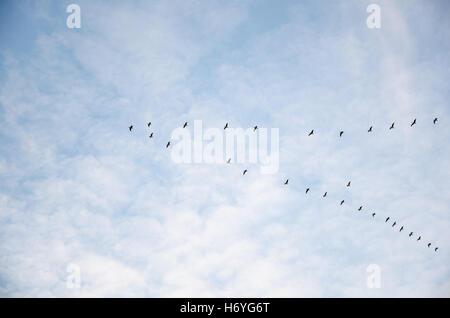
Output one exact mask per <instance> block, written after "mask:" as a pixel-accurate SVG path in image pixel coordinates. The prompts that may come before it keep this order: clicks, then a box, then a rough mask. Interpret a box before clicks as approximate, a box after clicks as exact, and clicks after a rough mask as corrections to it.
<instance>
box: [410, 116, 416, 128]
mask: <svg viewBox="0 0 450 318" xmlns="http://www.w3.org/2000/svg"><path fill="white" fill-rule="evenodd" d="M415 124H416V118H414V121H413V122H412V123H411V127H412V126H414V125H415Z"/></svg>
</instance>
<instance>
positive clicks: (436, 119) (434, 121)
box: [433, 117, 438, 125]
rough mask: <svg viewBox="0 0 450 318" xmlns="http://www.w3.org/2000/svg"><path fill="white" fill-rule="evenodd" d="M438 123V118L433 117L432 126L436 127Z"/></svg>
mask: <svg viewBox="0 0 450 318" xmlns="http://www.w3.org/2000/svg"><path fill="white" fill-rule="evenodd" d="M437 121H438V118H437V117H435V118H434V119H433V124H435V125H436V122H437Z"/></svg>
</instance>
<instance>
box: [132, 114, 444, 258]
mask: <svg viewBox="0 0 450 318" xmlns="http://www.w3.org/2000/svg"><path fill="white" fill-rule="evenodd" d="M437 121H438V118H437V117H435V118H434V119H433V124H434V125H436V123H437ZM416 123H417V119H416V118H415V119H414V120H413V121H412V123H411V125H410V126H411V127H412V126H414V125H415V124H416ZM151 125H152V123H151V122H148V123H147V127H148V128H150V126H151ZM187 126H188V122H185V123H184V124H183V128H186V127H187ZM227 128H228V123H226V124H225V126H224V127H223V129H227ZM394 128H395V122H393V123H392V124H391V126H390V127H389V130H391V129H394ZM128 129H129V130H130V132H131V131H132V130H133V125H130V126H129V127H128ZM257 129H258V126H254V127H253V131H256V130H257ZM372 130H373V126H370V127H369V129H368V130H367V132H369V133H370V132H372ZM343 134H344V131H343V130H341V131H339V138H342V136H343ZM312 135H314V129H312V130H311V131H310V132H309V133H308V136H312ZM149 137H150V138H153V132H151V133H150V135H149ZM169 146H170V140H169V141H168V142H167V144H166V148H169ZM227 163H228V164H229V163H231V158H229V159H228V160H227ZM247 172H248V170H247V169H245V170H244V171H243V172H242V175H245V174H246V173H247ZM288 184H289V179H286V181H284V185H288ZM346 186H347V188H350V187H351V181H349V182H348V183H347V185H346ZM310 190H311V189H310V188H309V187H308V188H306V190H305V194H308V192H309V191H310ZM327 194H328V192H325V193H324V194H323V195H322V197H323V198H326V196H327ZM344 203H345V200H342V201H341V202H340V205H343V204H344ZM362 210H363V206H360V207H359V208H358V211H362ZM371 215H372V218H374V217H375V216H376V213H375V212H373V213H372V214H371ZM390 219H391V217H390V216H388V217H387V218H386V220H385V223H388V222H389V220H390ZM396 225H397V222H396V221H394V222H393V223H392V225H391V227H392V228H394V227H395V226H396ZM404 229H405V227H404V225H402V226H401V227H400V230H399V232H402V231H403V230H404ZM413 235H414V232H410V233H409V235H408V236H409V237H412V236H413ZM421 240H422V236H420V235H419V236H418V237H417V239H416V241H417V242H419V241H421ZM431 245H432V244H431V243H427V247H428V248H430V247H431ZM438 249H439V247H437V246H436V247H434V251H435V252H437V251H438Z"/></svg>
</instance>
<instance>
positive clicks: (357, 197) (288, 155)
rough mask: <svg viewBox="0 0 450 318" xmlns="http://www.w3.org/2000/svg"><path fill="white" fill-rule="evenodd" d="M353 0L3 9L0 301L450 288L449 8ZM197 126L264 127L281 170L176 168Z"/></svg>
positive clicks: (413, 292) (448, 292)
mask: <svg viewBox="0 0 450 318" xmlns="http://www.w3.org/2000/svg"><path fill="white" fill-rule="evenodd" d="M369 3H370V2H368V1H367V2H365V1H362V2H361V1H345V2H326V3H325V1H324V3H318V2H317V1H302V2H296V1H285V2H283V4H279V3H275V2H274V1H227V2H222V1H170V2H150V3H149V2H146V1H143V2H140V1H135V2H126V3H123V2H120V1H116V2H110V1H107V2H106V1H105V2H103V1H95V2H92V1H80V2H79V5H80V7H81V15H82V27H81V29H68V28H67V27H66V25H65V20H66V17H67V13H66V12H65V4H63V3H60V2H56V1H50V2H39V4H35V3H34V2H23V3H21V4H16V3H5V4H2V6H4V8H3V9H5V10H8V11H9V12H14V14H15V15H18V16H21V17H22V18H23V20H22V21H25V23H26V25H27V26H29V28H25V29H24V28H21V27H19V26H18V24H19V22H18V21H13V20H10V19H4V20H3V21H2V26H1V27H0V29H5V28H8V30H11V32H12V33H14V30H17V37H14V39H13V37H10V36H5V37H2V38H3V39H4V40H0V54H1V56H2V64H1V66H0V70H1V72H0V123H1V125H0V149H1V156H0V176H1V179H0V189H1V191H0V295H2V296H8V297H27V296H28V297H55V296H56V297H76V296H87V297H112V296H119V297H127V296H136V297H162V296H168V297H171V296H173V297H202V296H207V297H213V296H214V297H230V296H233V297H259V296H266V297H305V296H310V297H324V296H326V297H352V296H353V297H382V296H384V297H400V296H401V297H414V296H420V297H431V296H434V297H449V296H450V272H449V269H448V264H449V262H450V254H449V252H448V250H449V246H448V245H449V242H450V237H449V234H448V228H449V226H450V216H449V213H448V212H449V206H450V195H449V194H450V169H449V168H450V162H449V158H450V147H449V144H448V140H449V138H450V129H449V125H448V124H447V122H448V118H450V116H449V115H450V114H449V106H448V100H449V97H450V96H449V95H450V94H449V92H448V80H449V69H450V68H449V61H450V59H449V58H450V56H449V53H448V52H450V50H449V46H450V34H449V32H450V31H449V30H450V26H449V23H450V22H449V19H447V18H446V17H447V16H446V14H447V15H448V12H449V11H448V10H449V6H448V4H447V3H446V2H445V1H431V2H430V1H416V2H415V3H414V5H411V4H410V3H409V2H408V1H378V3H379V4H380V7H381V10H382V11H381V15H382V27H381V29H377V30H373V29H368V28H367V27H366V18H367V13H366V7H367V5H368V4H369ZM37 5H39V7H36V6H37ZM3 9H2V10H1V11H3ZM3 32H4V31H3ZM16 38H21V39H22V41H20V40H17V39H16ZM434 117H439V121H438V124H437V125H433V123H432V120H433V118H434ZM414 118H417V125H416V126H414V127H413V128H411V127H410V126H409V125H410V123H411V121H412V120H413V119H414ZM197 119H198V120H202V121H203V125H204V126H207V127H219V128H222V127H223V125H224V124H225V122H229V124H230V126H232V127H243V128H247V127H252V126H253V125H256V124H257V125H258V126H260V127H268V128H271V127H276V128H279V129H280V160H281V163H280V172H279V173H278V174H275V175H261V174H260V173H259V168H258V167H257V166H250V167H248V166H246V165H214V164H192V165H187V164H174V163H173V162H172V161H171V160H170V152H169V151H168V150H166V149H165V144H166V143H167V141H168V139H169V138H170V134H171V132H172V130H173V129H174V128H176V127H179V126H180V125H182V123H184V122H185V121H189V122H193V121H194V120H197ZM147 121H152V128H153V129H152V131H154V134H155V135H154V138H153V140H149V138H148V132H149V129H148V128H147V126H146V123H147ZM394 121H395V125H396V128H395V129H394V130H393V131H389V130H388V127H389V126H390V124H391V123H392V122H394ZM131 123H132V124H133V125H134V126H135V129H134V130H133V133H131V134H130V133H129V131H128V128H127V127H128V126H129V125H130V124H131ZM369 126H373V127H374V130H373V132H372V133H370V134H368V133H367V129H368V127H369ZM311 129H314V130H315V135H314V136H311V137H308V136H307V133H308V132H309V131H310V130H311ZM340 130H344V131H345V133H344V135H343V137H342V138H339V135H338V134H339V131H340ZM243 169H248V170H249V173H248V174H247V175H246V176H245V177H243V176H242V170H243ZM286 178H289V186H285V185H283V182H284V180H285V179H286ZM349 180H352V187H351V188H350V189H348V188H346V187H345V185H346V183H347V182H348V181H349ZM307 187H310V188H311V191H310V192H309V193H308V195H305V193H304V191H305V189H306V188H307ZM325 191H327V192H328V196H327V198H325V199H324V198H322V194H323V193H324V192H325ZM342 199H345V204H344V205H343V206H342V207H341V206H339V202H340V201H341V200H342ZM360 205H363V206H364V209H363V212H357V208H358V207H359V206H360ZM372 212H375V213H376V217H375V218H372V217H371V213H372ZM387 216H390V217H391V219H392V220H395V221H397V224H398V225H404V226H405V231H404V232H402V233H399V232H398V228H395V229H392V228H391V226H390V225H388V224H385V222H384V219H385V217H387ZM410 231H414V233H415V236H416V235H421V236H422V238H423V242H419V243H418V242H416V240H415V239H410V238H409V237H408V236H407V234H408V233H409V232H410ZM428 242H432V244H433V247H434V246H439V248H440V250H439V252H438V253H435V252H434V251H433V250H432V249H431V248H430V249H428V248H427V247H426V243H428ZM69 264H76V265H78V266H79V268H80V270H81V288H79V289H68V288H66V279H67V276H68V273H67V271H66V268H67V266H68V265H69ZM370 264H377V265H379V266H380V269H381V288H380V289H369V288H368V287H367V284H366V279H367V277H368V273H367V272H366V269H367V266H369V265H370Z"/></svg>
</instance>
